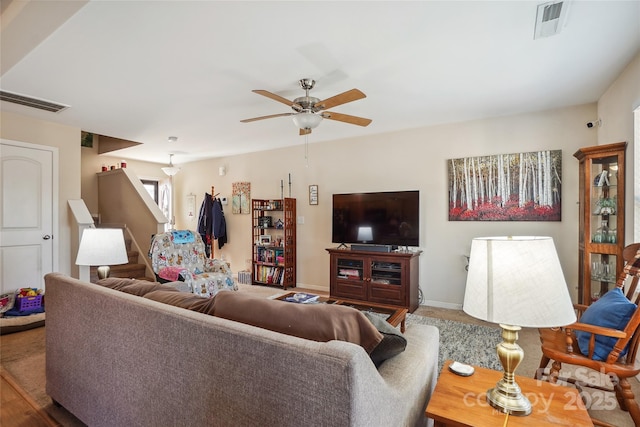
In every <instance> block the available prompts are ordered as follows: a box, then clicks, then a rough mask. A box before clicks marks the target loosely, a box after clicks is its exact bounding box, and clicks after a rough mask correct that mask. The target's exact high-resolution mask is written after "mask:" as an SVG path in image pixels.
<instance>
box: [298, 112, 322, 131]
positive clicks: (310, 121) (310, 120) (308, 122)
mask: <svg viewBox="0 0 640 427" xmlns="http://www.w3.org/2000/svg"><path fill="white" fill-rule="evenodd" d="M321 121H322V116H321V115H319V114H314V113H312V112H310V111H304V112H302V113H298V114H296V115H295V116H293V123H295V125H296V126H298V128H300V129H315V128H317V127H318V125H319V124H320V122H321Z"/></svg>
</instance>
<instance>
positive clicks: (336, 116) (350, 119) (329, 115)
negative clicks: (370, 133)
mask: <svg viewBox="0 0 640 427" xmlns="http://www.w3.org/2000/svg"><path fill="white" fill-rule="evenodd" d="M322 117H324V118H325V119H329V120H337V121H339V122H345V123H350V124H352V125H358V126H367V125H369V123H371V119H365V118H364V117H356V116H350V115H348V114H340V113H334V112H331V111H325V112H324V113H322Z"/></svg>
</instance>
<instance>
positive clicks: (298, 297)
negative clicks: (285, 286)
mask: <svg viewBox="0 0 640 427" xmlns="http://www.w3.org/2000/svg"><path fill="white" fill-rule="evenodd" d="M318 298H320V295H313V294H305V293H302V292H297V293H295V294H293V295H292V296H290V297H286V298H285V299H284V300H285V301H288V302H295V303H298V304H311V303H314V302H318Z"/></svg>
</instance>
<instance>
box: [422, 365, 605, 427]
mask: <svg viewBox="0 0 640 427" xmlns="http://www.w3.org/2000/svg"><path fill="white" fill-rule="evenodd" d="M450 363H452V362H451V360H447V361H446V362H445V364H444V367H443V368H442V372H440V377H439V378H438V383H437V384H436V388H435V390H434V392H433V395H432V396H431V400H429V405H428V406H427V410H426V412H425V415H426V416H427V417H429V418H432V419H433V420H434V421H435V427H439V426H440V427H443V426H456V427H481V426H491V427H496V426H510V427H514V426H536V427H539V426H568V427H569V426H571V427H577V426H593V423H592V421H591V418H590V417H589V414H588V413H587V409H586V408H585V406H584V404H583V403H582V400H581V399H580V395H579V394H578V391H577V390H576V389H573V388H569V387H565V386H560V385H556V384H551V383H548V382H545V381H538V380H534V379H532V378H526V377H520V376H516V382H517V383H518V385H519V386H520V388H521V389H522V393H523V394H524V395H525V396H527V397H528V398H529V400H530V401H531V406H532V409H533V410H532V412H531V414H530V415H527V416H524V417H520V416H515V415H509V417H508V419H507V423H506V424H505V418H506V417H507V416H506V414H504V413H502V412H500V411H498V410H497V409H494V408H493V407H491V406H489V403H488V402H487V398H486V393H487V390H488V389H490V388H492V387H494V386H495V385H496V383H497V382H498V380H500V378H502V372H498V371H492V370H490V369H485V368H480V367H477V366H474V368H475V372H474V374H473V375H471V376H469V377H461V376H459V375H456V374H454V373H453V372H451V371H449V364H450Z"/></svg>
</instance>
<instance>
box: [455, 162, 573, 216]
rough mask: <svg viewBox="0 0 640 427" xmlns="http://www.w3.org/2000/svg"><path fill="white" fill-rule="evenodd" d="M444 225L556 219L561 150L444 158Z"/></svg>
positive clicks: (559, 203) (559, 186) (559, 185)
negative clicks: (446, 209)
mask: <svg viewBox="0 0 640 427" xmlns="http://www.w3.org/2000/svg"><path fill="white" fill-rule="evenodd" d="M448 174H449V221H560V219H561V216H560V212H561V209H560V208H561V196H560V195H561V187H562V150H547V151H535V152H530V153H515V154H499V155H495V156H481V157H465V158H462V159H451V160H448Z"/></svg>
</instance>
